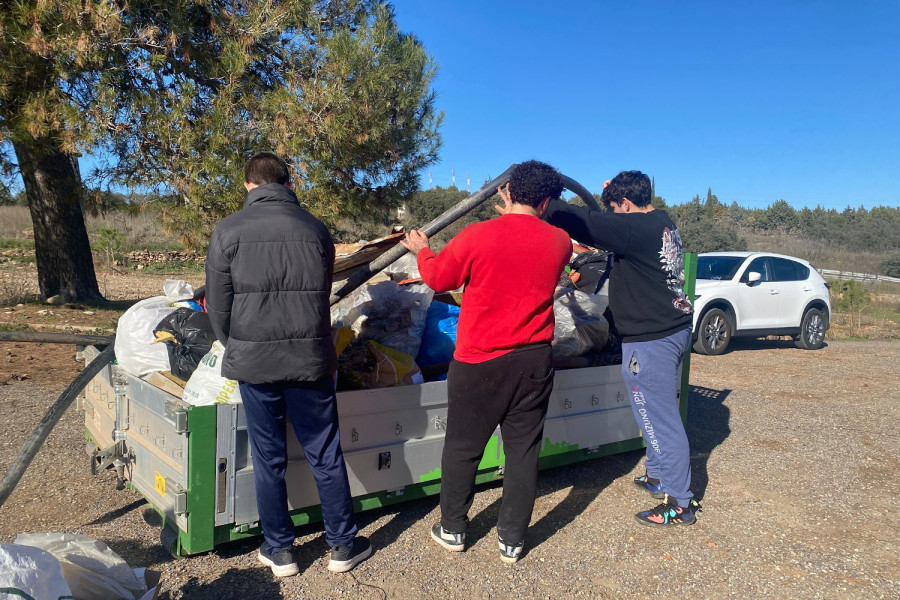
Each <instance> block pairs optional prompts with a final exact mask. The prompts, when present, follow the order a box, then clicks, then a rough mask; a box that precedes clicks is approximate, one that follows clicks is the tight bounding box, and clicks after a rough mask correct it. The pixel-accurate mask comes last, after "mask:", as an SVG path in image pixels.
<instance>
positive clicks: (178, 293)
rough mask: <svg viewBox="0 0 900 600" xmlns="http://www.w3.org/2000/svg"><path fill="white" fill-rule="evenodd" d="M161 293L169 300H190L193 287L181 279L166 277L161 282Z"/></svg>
mask: <svg viewBox="0 0 900 600" xmlns="http://www.w3.org/2000/svg"><path fill="white" fill-rule="evenodd" d="M163 294H165V295H166V298H168V299H169V301H170V302H178V301H179V300H192V299H193V298H194V288H193V286H191V284H189V283H186V282H185V281H184V280H183V279H166V282H165V283H164V284H163Z"/></svg>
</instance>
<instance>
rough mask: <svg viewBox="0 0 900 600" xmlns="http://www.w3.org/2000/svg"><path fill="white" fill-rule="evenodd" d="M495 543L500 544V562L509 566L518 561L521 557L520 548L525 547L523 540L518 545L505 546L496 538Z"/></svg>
mask: <svg viewBox="0 0 900 600" xmlns="http://www.w3.org/2000/svg"><path fill="white" fill-rule="evenodd" d="M497 541H498V542H499V544H500V560H502V561H503V562H505V563H507V564H510V565H512V564H515V563H516V562H518V561H519V557H520V556H521V555H522V548H523V547H524V546H525V540H522V541H521V542H519V543H518V544H507V543H506V542H504V541H503V540H501V539H500V538H497Z"/></svg>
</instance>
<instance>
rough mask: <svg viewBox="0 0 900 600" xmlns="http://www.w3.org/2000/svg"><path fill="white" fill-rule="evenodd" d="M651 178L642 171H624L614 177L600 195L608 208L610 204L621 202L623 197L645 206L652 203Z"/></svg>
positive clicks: (638, 205)
mask: <svg viewBox="0 0 900 600" xmlns="http://www.w3.org/2000/svg"><path fill="white" fill-rule="evenodd" d="M650 195H651V191H650V178H649V177H648V176H647V175H645V174H644V173H641V172H640V171H622V172H621V173H619V174H618V175H616V176H615V177H613V178H612V179H611V180H610V182H609V185H608V186H606V189H604V190H603V195H602V196H601V197H600V199H601V200H603V204H604V205H605V206H606V208H609V206H610V204H612V203H615V204H620V203H621V202H622V198H628V200H629V201H630V202H631V203H632V204H634V205H635V206H637V207H644V206H648V205H649V204H650V201H651V200H652V199H651V198H650Z"/></svg>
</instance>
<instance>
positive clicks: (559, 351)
mask: <svg viewBox="0 0 900 600" xmlns="http://www.w3.org/2000/svg"><path fill="white" fill-rule="evenodd" d="M607 306H609V297H608V296H605V295H603V294H585V293H584V292H581V291H579V290H574V289H571V288H562V287H561V288H557V290H556V295H555V297H554V300H553V316H554V317H555V318H556V328H555V329H554V331H553V355H554V356H584V355H585V354H590V353H592V352H599V351H600V350H602V349H603V346H605V345H606V341H607V340H608V339H609V322H608V321H607V320H606V317H604V316H603V311H605V310H606V307H607Z"/></svg>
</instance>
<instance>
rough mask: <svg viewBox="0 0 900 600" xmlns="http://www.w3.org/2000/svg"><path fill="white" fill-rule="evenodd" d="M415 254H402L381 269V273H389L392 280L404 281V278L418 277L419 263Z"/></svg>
mask: <svg viewBox="0 0 900 600" xmlns="http://www.w3.org/2000/svg"><path fill="white" fill-rule="evenodd" d="M417 260H418V259H417V258H416V255H415V254H409V253H407V254H404V255H403V256H401V257H400V258H398V259H397V260H395V261H394V262H392V263H391V264H389V265H388V266H386V267H385V268H384V269H383V271H382V272H383V273H387V274H388V275H390V277H391V280H393V281H404V280H406V279H418V278H420V277H421V275H420V274H419V263H418V262H417Z"/></svg>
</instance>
